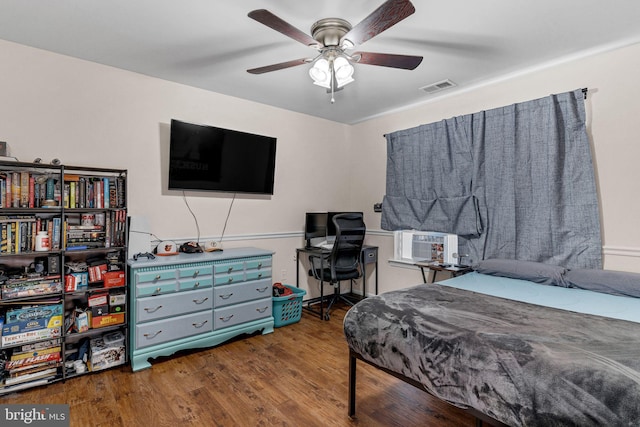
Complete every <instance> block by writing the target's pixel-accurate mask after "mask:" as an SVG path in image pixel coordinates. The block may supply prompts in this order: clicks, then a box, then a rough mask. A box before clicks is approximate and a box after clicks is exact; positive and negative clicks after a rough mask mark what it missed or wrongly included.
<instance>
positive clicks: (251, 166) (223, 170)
mask: <svg viewBox="0 0 640 427" xmlns="http://www.w3.org/2000/svg"><path fill="white" fill-rule="evenodd" d="M275 164H276V138H272V137H268V136H262V135H255V134H252V133H246V132H239V131H236V130H230V129H223V128H218V127H214V126H207V125H197V124H193V123H186V122H182V121H179V120H175V119H173V120H171V136H170V142H169V190H196V191H226V192H238V193H255V194H273V184H274V174H275Z"/></svg>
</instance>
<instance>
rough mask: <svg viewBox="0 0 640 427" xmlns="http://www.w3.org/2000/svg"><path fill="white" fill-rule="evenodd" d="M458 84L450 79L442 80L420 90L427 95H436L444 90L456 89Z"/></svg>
mask: <svg viewBox="0 0 640 427" xmlns="http://www.w3.org/2000/svg"><path fill="white" fill-rule="evenodd" d="M454 86H456V84H455V83H454V82H452V81H451V80H449V79H446V80H442V81H439V82H436V83H432V84H430V85H426V86H423V87H421V88H420V90H423V91H425V92H427V93H435V92H439V91H441V90H444V89H449V88H450V87H454Z"/></svg>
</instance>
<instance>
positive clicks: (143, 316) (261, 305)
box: [128, 248, 274, 371]
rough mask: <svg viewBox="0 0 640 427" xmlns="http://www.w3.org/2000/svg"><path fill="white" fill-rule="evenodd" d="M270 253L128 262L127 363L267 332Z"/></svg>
mask: <svg viewBox="0 0 640 427" xmlns="http://www.w3.org/2000/svg"><path fill="white" fill-rule="evenodd" d="M272 255H273V252H270V251H266V250H263V249H258V248H236V249H226V250H224V251H223V252H211V253H201V254H179V255H175V256H164V257H162V256H156V258H155V259H152V260H148V259H146V258H144V259H138V260H137V261H134V260H129V261H128V266H129V275H128V277H129V280H130V287H129V289H130V290H131V292H130V295H131V304H130V332H129V340H130V347H129V348H130V349H131V350H130V351H131V354H130V356H131V357H130V360H131V367H132V369H133V370H134V371H138V370H140V369H144V368H149V367H151V364H150V363H149V359H152V358H156V357H159V356H169V355H171V354H173V353H175V352H176V351H178V350H185V349H193V348H204V347H212V346H215V345H218V344H221V343H223V342H225V341H228V340H229V339H231V338H234V337H236V336H238V335H241V334H253V333H256V332H259V331H261V332H262V334H267V333H271V332H273V323H274V319H273V315H272V291H271V286H272V283H271V264H272Z"/></svg>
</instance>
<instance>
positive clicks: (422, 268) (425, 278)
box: [420, 266, 429, 283]
mask: <svg viewBox="0 0 640 427" xmlns="http://www.w3.org/2000/svg"><path fill="white" fill-rule="evenodd" d="M420 271H421V272H422V282H423V283H429V282H427V275H426V274H425V273H424V267H422V266H420Z"/></svg>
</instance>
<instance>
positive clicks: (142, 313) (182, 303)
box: [136, 289, 213, 323]
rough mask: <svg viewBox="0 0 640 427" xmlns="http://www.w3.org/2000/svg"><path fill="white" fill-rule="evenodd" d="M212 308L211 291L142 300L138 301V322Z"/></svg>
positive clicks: (190, 292)
mask: <svg viewBox="0 0 640 427" xmlns="http://www.w3.org/2000/svg"><path fill="white" fill-rule="evenodd" d="M211 308H213V299H212V297H211V289H203V290H198V291H188V292H179V293H177V294H171V295H160V296H156V297H148V298H140V299H138V300H137V301H136V322H137V323H141V322H148V321H151V320H157V319H161V318H163V317H169V316H176V315H181V314H186V313H192V312H195V311H202V310H210V309H211Z"/></svg>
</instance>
